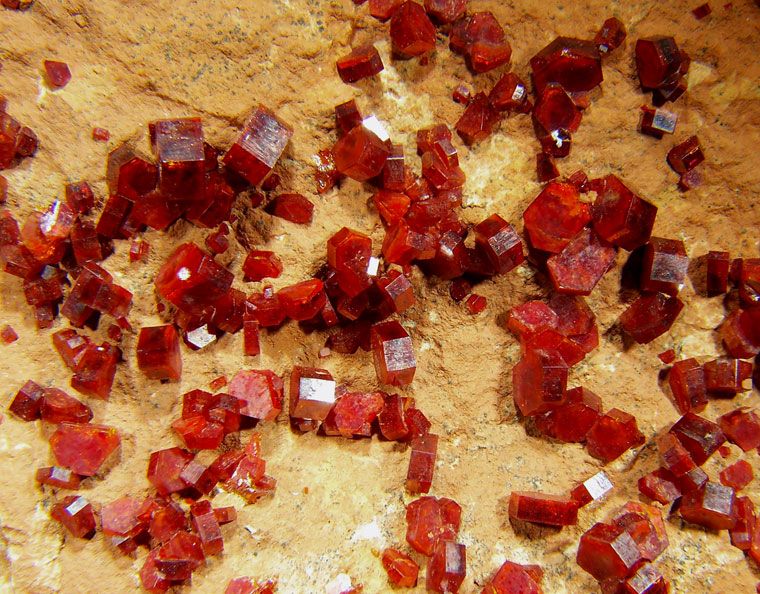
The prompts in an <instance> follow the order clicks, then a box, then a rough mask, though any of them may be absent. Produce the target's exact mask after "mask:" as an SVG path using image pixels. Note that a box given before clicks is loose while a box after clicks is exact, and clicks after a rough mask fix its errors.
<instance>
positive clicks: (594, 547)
mask: <svg viewBox="0 0 760 594" xmlns="http://www.w3.org/2000/svg"><path fill="white" fill-rule="evenodd" d="M641 559H642V557H641V553H640V552H639V547H638V546H637V545H636V541H635V540H634V539H633V538H632V537H631V535H630V534H629V533H628V532H627V531H626V529H625V528H623V527H622V526H619V525H611V524H603V523H597V524H594V525H593V526H592V527H591V528H589V529H588V530H587V531H586V532H584V533H583V536H581V540H580V544H579V545H578V553H577V556H576V561H577V563H578V565H580V566H581V567H582V568H583V569H584V570H585V571H587V572H588V573H590V574H591V575H592V576H593V577H594V578H595V579H596V580H597V581H600V582H601V581H603V580H607V579H617V580H623V579H625V578H626V577H627V576H628V575H629V574H630V573H631V572H632V571H633V569H634V567H635V566H636V564H637V563H639V562H640V561H641Z"/></svg>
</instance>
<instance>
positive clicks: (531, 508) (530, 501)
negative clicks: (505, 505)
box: [509, 491, 578, 526]
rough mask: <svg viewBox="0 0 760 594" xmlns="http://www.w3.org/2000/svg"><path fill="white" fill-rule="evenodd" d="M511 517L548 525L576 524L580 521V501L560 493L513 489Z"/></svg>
mask: <svg viewBox="0 0 760 594" xmlns="http://www.w3.org/2000/svg"><path fill="white" fill-rule="evenodd" d="M509 517H510V519H513V520H519V521H522V522H531V523H535V524H544V525H547V526H574V525H575V524H576V523H577V522H578V503H577V502H576V501H574V500H573V499H571V498H569V497H564V496H560V495H548V494H546V493H534V492H528V491H512V493H511V494H510V495H509Z"/></svg>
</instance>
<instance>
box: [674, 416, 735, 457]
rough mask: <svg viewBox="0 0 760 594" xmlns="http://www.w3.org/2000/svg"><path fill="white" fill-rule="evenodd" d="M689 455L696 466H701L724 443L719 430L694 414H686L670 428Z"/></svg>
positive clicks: (724, 437) (716, 426)
mask: <svg viewBox="0 0 760 594" xmlns="http://www.w3.org/2000/svg"><path fill="white" fill-rule="evenodd" d="M670 432H671V433H673V434H674V435H675V436H676V437H677V438H678V439H679V441H680V442H681V443H682V444H683V446H684V447H685V448H686V449H687V451H688V452H689V454H691V457H692V459H693V460H694V462H695V463H696V464H697V465H698V466H702V464H704V463H705V462H706V461H707V459H708V458H709V457H710V456H712V455H713V454H714V453H715V452H716V451H717V449H718V448H719V447H720V446H722V445H723V444H724V443H725V441H726V436H725V435H724V434H723V431H721V428H720V427H719V426H718V425H716V424H715V423H713V422H712V421H708V420H707V419H704V418H702V417H700V416H698V415H695V414H694V413H691V412H689V413H686V414H685V415H684V416H682V417H681V418H680V419H679V420H678V422H677V423H676V424H675V425H673V426H672V427H671V428H670Z"/></svg>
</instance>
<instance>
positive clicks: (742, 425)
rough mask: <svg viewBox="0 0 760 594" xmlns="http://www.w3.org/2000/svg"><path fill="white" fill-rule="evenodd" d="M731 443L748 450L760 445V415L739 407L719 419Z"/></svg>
mask: <svg viewBox="0 0 760 594" xmlns="http://www.w3.org/2000/svg"><path fill="white" fill-rule="evenodd" d="M718 423H719V425H720V428H721V430H722V431H723V433H724V434H725V435H726V437H727V438H728V440H729V441H730V442H731V443H735V444H736V445H738V446H739V447H740V448H741V449H742V450H744V451H745V452H748V451H750V450H754V449H756V448H758V447H760V416H758V415H757V413H755V412H754V411H752V410H749V409H746V408H737V409H736V410H733V411H731V412H729V413H726V414H725V415H723V416H722V417H720V418H719V419H718Z"/></svg>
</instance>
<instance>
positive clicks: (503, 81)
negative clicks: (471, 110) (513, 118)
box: [488, 72, 533, 113]
mask: <svg viewBox="0 0 760 594" xmlns="http://www.w3.org/2000/svg"><path fill="white" fill-rule="evenodd" d="M488 100H489V102H490V103H491V105H492V106H493V107H494V108H495V109H496V110H498V111H508V112H510V111H515V112H518V113H528V112H530V110H531V109H532V108H533V104H532V103H531V101H530V98H529V97H528V88H527V86H526V85H525V83H524V82H523V80H522V79H521V78H520V77H519V76H517V75H516V74H515V73H514V72H507V73H506V74H505V75H504V76H502V77H501V78H500V79H499V82H497V83H496V84H495V85H494V87H493V89H491V93H490V94H489V95H488Z"/></svg>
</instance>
